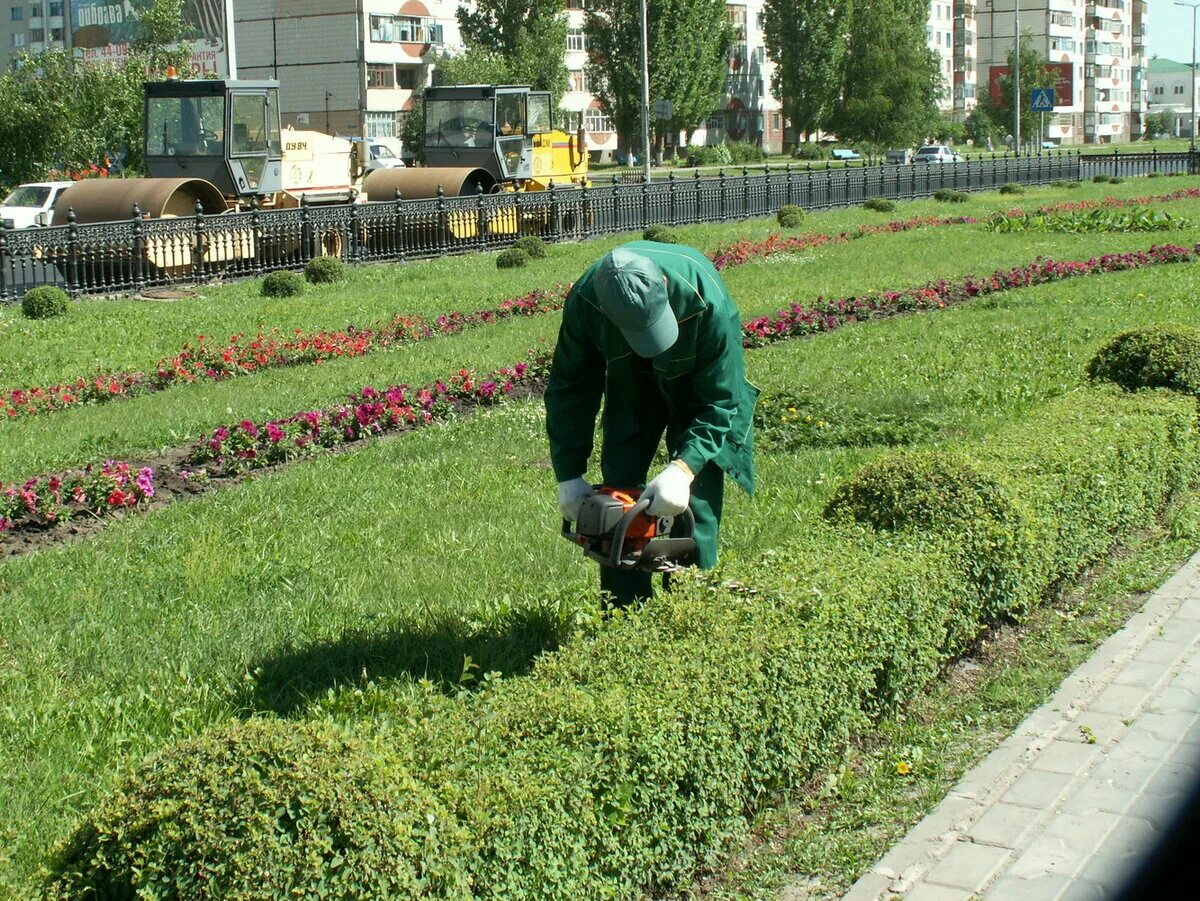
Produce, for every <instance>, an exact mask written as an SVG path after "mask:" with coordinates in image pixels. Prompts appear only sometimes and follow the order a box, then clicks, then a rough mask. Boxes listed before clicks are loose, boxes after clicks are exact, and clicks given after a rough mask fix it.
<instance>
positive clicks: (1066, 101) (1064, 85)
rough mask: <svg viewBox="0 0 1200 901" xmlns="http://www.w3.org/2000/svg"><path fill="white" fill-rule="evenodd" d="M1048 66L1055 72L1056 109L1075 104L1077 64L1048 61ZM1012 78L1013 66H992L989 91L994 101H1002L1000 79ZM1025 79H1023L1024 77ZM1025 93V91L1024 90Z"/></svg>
mask: <svg viewBox="0 0 1200 901" xmlns="http://www.w3.org/2000/svg"><path fill="white" fill-rule="evenodd" d="M1046 68H1047V69H1049V70H1050V71H1051V72H1053V73H1054V74H1055V82H1054V103H1055V109H1059V108H1061V107H1064V106H1074V105H1075V64H1074V63H1047V64H1046ZM1001 78H1009V79H1011V78H1012V66H992V67H991V69H990V71H989V72H988V92H989V93H990V94H991V97H992V103H996V104H998V103H1000V79H1001ZM1022 81H1023V79H1022ZM1022 93H1024V92H1022Z"/></svg>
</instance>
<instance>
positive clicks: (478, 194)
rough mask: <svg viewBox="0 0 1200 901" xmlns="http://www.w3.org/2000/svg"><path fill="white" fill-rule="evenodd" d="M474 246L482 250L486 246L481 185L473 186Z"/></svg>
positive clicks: (485, 226)
mask: <svg viewBox="0 0 1200 901" xmlns="http://www.w3.org/2000/svg"><path fill="white" fill-rule="evenodd" d="M475 246H476V247H477V248H479V249H480V250H483V249H484V248H485V247H486V246H487V217H486V214H485V213H484V211H483V185H482V184H478V185H476V186H475Z"/></svg>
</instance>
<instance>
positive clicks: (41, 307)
mask: <svg viewBox="0 0 1200 901" xmlns="http://www.w3.org/2000/svg"><path fill="white" fill-rule="evenodd" d="M70 299H71V298H70V297H68V296H67V292H66V291H64V290H63V289H62V288H55V287H53V286H52V285H43V286H42V287H40V288H30V289H29V290H28V291H26V292H25V296H24V297H23V298H21V312H22V313H24V314H25V316H26V318H28V319H53V318H54V317H55V316H61V315H63V314H64V313H65V312H67V304H68V303H69V302H70Z"/></svg>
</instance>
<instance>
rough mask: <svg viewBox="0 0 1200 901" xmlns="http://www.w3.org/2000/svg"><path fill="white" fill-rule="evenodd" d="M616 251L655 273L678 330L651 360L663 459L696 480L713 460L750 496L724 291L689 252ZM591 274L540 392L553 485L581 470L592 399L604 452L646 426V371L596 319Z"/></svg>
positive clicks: (573, 303) (749, 422) (738, 339)
mask: <svg viewBox="0 0 1200 901" xmlns="http://www.w3.org/2000/svg"><path fill="white" fill-rule="evenodd" d="M624 246H625V248H626V249H628V250H632V251H634V252H636V253H640V254H642V255H644V256H646V257H649V258H650V259H651V260H653V261H654V263H655V264H656V265H657V266H658V267H659V269H661V270H662V272H663V274H664V275H665V276H666V277H667V296H668V298H669V300H670V304H671V310H672V311H673V312H674V314H675V319H676V321H677V322H678V323H679V339H678V340H677V341H676V342H675V344H674V345H673V346H671V347H670V348H668V349H667V350H666V351H664V352H663V353H661V354H659V355H658V356H656V357H654V358H653V361H652V363H653V369H652V371H653V382H654V385H655V386H657V389H658V391H659V392H660V394H661V396H662V399H663V401H664V402H665V406H666V408H667V423H666V436H667V449H668V451H669V453H670V455H671V457H672V459H675V458H678V459H682V460H683V461H684V462H685V463H686V464H687V465H688V466H689V467H690V468H691V470H692V472H696V473H698V472H700V470H701V469H702V468H703V467H704V466H705V465H706V464H708V463H709V462H714V463H716V465H717V466H719V467H721V469H723V470H724V471H725V472H726V473H727V474H728V475H729V476H730V477H731V478H732V479H733V480H734V481H735V482H737V483H738V484H739V485H740V486H741V487H742V488H744V489H745V490H746V491H747V492H748V493H750V494H753V492H754V429H753V426H754V403H755V401H756V399H757V397H758V389H757V388H755V387H754V386H753V385H751V384H750V383H749V382H747V381H746V378H745V367H744V360H743V355H742V328H741V319H740V317H739V315H738V311H737V307H735V306H734V304H733V300H732V298H730V296H729V291H728V290H727V289H726V288H725V284H724V282H722V281H721V277H720V275H719V274H718V273H717V270H716V269H715V268H714V267H713V265H712V263H711V262H710V261H709V260H708V258H707V257H705V256H704V255H703V254H701V253H700V252H699V251H697V250H694V249H693V248H691V247H684V246H680V245H677V244H660V243H658V242H655V241H632V242H630V243H628V244H626V245H624ZM595 271H596V265H595V264H593V265H592V266H591V267H590V268H589V269H588V270H587V271H586V272H585V273H584V274H583V276H582V277H581V278H580V279H579V281H577V282H576V283H575V286H574V287H573V288H572V289H571V292H570V294H568V295H567V299H566V303H565V306H564V308H563V320H562V326H561V327H560V329H559V334H558V345H557V346H556V347H555V350H554V362H553V365H552V367H551V370H550V384H549V386H548V387H547V390H546V430H547V432H548V433H549V437H550V459H551V462H552V463H553V466H554V474H555V476H556V477H557V478H558V481H560V482H563V481H567V480H568V479H574V478H577V477H578V476H581V475H583V473H584V472H586V471H587V464H588V458H589V457H590V455H591V452H592V445H593V436H594V432H595V427H596V415H597V413H598V411H599V409H600V401H601V397H602V396H603V397H604V398H605V403H604V418H603V426H604V435H605V447H604V451H605V453H609V452H610V450H613V449H616V450H617V452H619V448H620V447H621V444H622V442H621V439H622V437H626V436H629V435H631V434H632V433H635V432H637V431H638V430H640V429H643V428H646V427H647V423H646V420H645V417H644V416H639V415H638V414H639V409H638V404H639V400H640V398H642V397H643V396H644V392H645V391H646V390H647V388H648V385H647V381H648V376H649V373H648V372H647V369H646V367H645V363H644V361H642V360H640V359H639V358H638V357H636V356H635V355H634V353H633V351H632V350H631V349H630V347H629V344H628V343H627V342H626V341H625V338H624V337H623V336H622V335H621V332H620V330H619V329H618V328H617V327H616V326H615V325H613V324H612V323H611V322H609V320H608V318H607V317H606V316H605V315H604V314H603V313H602V312H601V310H600V306H599V303H598V302H597V300H596V292H595V287H594V285H593V278H594V276H595ZM658 427H659V428H661V423H660V424H659V426H658Z"/></svg>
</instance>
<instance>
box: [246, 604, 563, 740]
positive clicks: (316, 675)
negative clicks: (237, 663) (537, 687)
mask: <svg viewBox="0 0 1200 901" xmlns="http://www.w3.org/2000/svg"><path fill="white" fill-rule="evenodd" d="M570 628H571V619H570V617H564V616H563V615H562V614H561V613H560V612H559V611H552V610H526V611H514V612H513V613H512V614H510V615H509V616H507V617H506V618H505V620H504V622H503V623H502V624H500V625H497V626H492V627H489V628H483V629H480V630H478V631H473V632H470V633H465V629H464V626H463V624H462V623H461V622H447V623H439V624H436V625H433V626H430V627H428V628H397V629H394V630H390V631H386V632H380V631H378V630H373V631H370V632H367V631H361V632H354V633H348V634H346V635H344V636H342V637H340V638H338V639H336V640H332V641H322V642H317V643H315V644H312V645H308V646H306V647H299V648H295V647H293V648H285V649H281V650H280V651H279V652H278V653H276V654H273V655H271V656H269V657H266V658H264V659H262V660H259V661H257V662H255V663H252V664H251V665H250V672H252V673H254V680H253V682H252V683H249V684H248V686H247V696H246V697H245V698H243V704H242V708H243V709H245V710H247V711H248V712H262V711H264V710H271V711H274V712H275V713H278V714H280V715H282V716H288V715H291V714H293V713H295V712H297V711H299V710H302V709H304V708H305V707H306V706H308V705H309V703H310V702H312V701H315V700H318V699H320V698H322V697H324V696H325V695H326V694H327V693H328V692H329V691H330V690H334V691H337V690H339V689H346V688H354V687H358V686H360V685H362V684H363V683H365V682H367V681H371V682H375V683H379V682H386V681H388V680H391V679H397V678H406V677H407V678H412V679H429V680H430V681H432V682H433V683H434V684H435V685H440V686H443V687H444V688H445V689H446V690H447V691H458V690H460V689H462V688H463V687H464V685H467V684H470V685H474V684H476V683H475V682H474V681H469V680H467V679H465V678H464V673H474V674H476V675H478V674H479V673H488V672H498V673H501V674H502V675H505V676H511V675H521V674H523V673H526V672H528V671H529V670H530V668H531V667H532V666H533V662H534V660H536V659H537V657H538V655H540V654H542V653H544V652H546V651H552V650H555V649H556V648H557V647H558V646H559V644H560V643H561V642H562V641H563V639H564V638H566V635H567V633H568V632H569V631H570Z"/></svg>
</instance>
